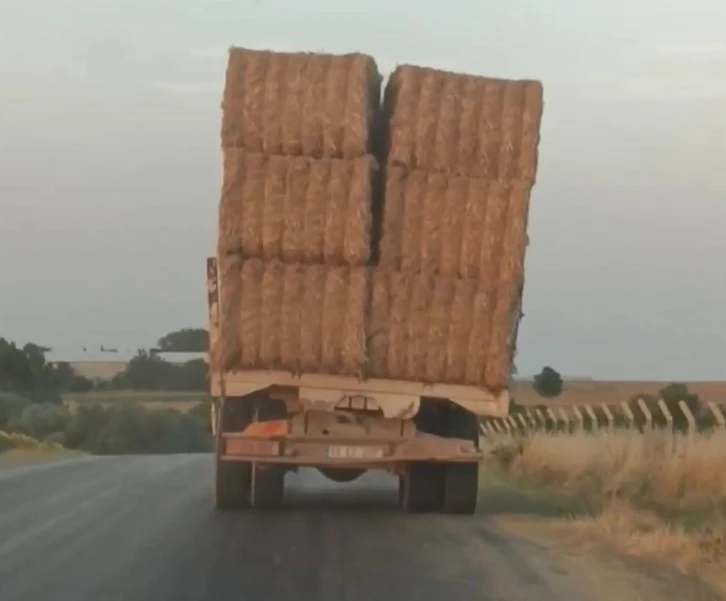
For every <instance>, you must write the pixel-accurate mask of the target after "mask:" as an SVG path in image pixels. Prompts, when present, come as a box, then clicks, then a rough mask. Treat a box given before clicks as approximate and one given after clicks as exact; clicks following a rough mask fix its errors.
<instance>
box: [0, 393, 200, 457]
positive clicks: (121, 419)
mask: <svg viewBox="0 0 726 601" xmlns="http://www.w3.org/2000/svg"><path fill="white" fill-rule="evenodd" d="M201 405H206V406H207V408H206V412H205V411H204V410H203V409H202V408H201ZM2 406H3V407H4V408H5V409H4V411H5V413H7V414H8V415H11V417H9V418H8V419H7V420H6V422H7V424H6V425H5V426H4V428H3V429H4V430H7V431H8V433H9V435H11V434H17V435H24V436H27V437H29V438H32V439H37V440H40V441H47V442H53V443H57V444H59V445H62V446H64V447H65V448H68V449H73V450H80V451H86V452H89V453H96V454H104V455H117V454H146V453H196V452H208V451H210V450H211V448H212V441H211V434H210V432H209V425H208V424H209V409H208V404H205V403H202V404H200V407H195V408H194V409H193V410H192V411H191V412H190V413H188V414H185V413H182V412H180V411H177V410H176V409H167V408H160V409H156V408H155V409H146V408H144V407H143V405H138V404H134V403H119V404H110V405H106V406H104V405H100V404H84V405H81V406H79V407H78V409H77V411H75V412H74V413H71V412H70V411H69V410H68V409H67V408H66V407H63V406H60V405H53V404H31V403H26V404H25V405H24V406H22V405H18V406H13V408H12V411H9V410H8V407H7V405H2Z"/></svg>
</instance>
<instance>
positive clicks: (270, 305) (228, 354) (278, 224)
mask: <svg viewBox="0 0 726 601" xmlns="http://www.w3.org/2000/svg"><path fill="white" fill-rule="evenodd" d="M380 84H381V78H380V75H379V74H378V70H377V67H376V64H375V61H374V60H373V59H372V58H371V57H369V56H366V55H362V54H349V55H340V56H336V55H329V54H313V53H279V52H266V51H256V50H247V49H242V48H232V49H230V53H229V61H228V65H227V73H226V82H225V88H224V96H223V101H222V132H221V137H222V150H223V156H224V174H223V187H222V193H221V201H220V205H219V238H218V249H217V255H218V258H219V265H220V283H221V286H220V288H221V303H220V305H221V311H222V313H221V315H220V340H219V341H217V343H216V348H215V349H213V351H212V357H213V361H215V362H216V363H217V365H218V366H219V368H220V369H224V370H235V369H243V368H244V369H282V370H289V371H293V372H296V373H301V372H303V371H305V372H325V373H333V374H336V373H337V374H350V375H354V374H360V371H361V369H362V366H363V365H364V364H365V362H366V357H365V315H366V307H367V303H368V299H369V297H370V270H369V268H368V267H366V265H367V264H368V261H369V259H370V248H371V243H370V236H371V224H372V216H371V200H372V199H371V195H372V192H371V181H372V180H371V173H372V171H373V170H375V169H376V162H375V159H374V158H373V156H372V140H371V132H372V131H373V127H372V124H373V121H374V119H375V118H376V114H377V112H378V104H379V98H380Z"/></svg>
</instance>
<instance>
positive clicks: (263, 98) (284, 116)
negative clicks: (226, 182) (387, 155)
mask: <svg viewBox="0 0 726 601" xmlns="http://www.w3.org/2000/svg"><path fill="white" fill-rule="evenodd" d="M380 86H381V76H380V74H379V73H378V68H377V66H376V63H375V60H374V59H373V58H372V57H370V56H368V55H365V54H358V53H355V54H345V55H333V54H318V53H302V52H299V53H293V52H270V51H264V50H248V49H244V48H230V50H229V59H228V62H227V71H226V78H225V86H224V93H223V99H222V133H221V135H222V147H223V148H244V149H246V150H248V151H252V152H264V153H268V154H284V155H293V156H299V155H305V156H309V157H316V158H323V157H328V158H355V157H359V156H361V155H364V154H367V153H369V152H371V151H372V147H373V139H372V134H371V132H372V131H373V124H374V121H375V120H376V115H377V113H378V105H379V98H380Z"/></svg>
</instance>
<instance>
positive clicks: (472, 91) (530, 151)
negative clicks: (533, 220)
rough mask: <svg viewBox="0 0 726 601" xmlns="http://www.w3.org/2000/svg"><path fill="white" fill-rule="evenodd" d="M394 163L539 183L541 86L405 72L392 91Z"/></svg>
mask: <svg viewBox="0 0 726 601" xmlns="http://www.w3.org/2000/svg"><path fill="white" fill-rule="evenodd" d="M384 110H385V112H386V114H387V118H388V132H387V135H388V141H387V146H388V147H387V162H388V163H389V164H394V165H398V166H403V167H407V168H418V169H425V170H427V171H438V172H442V173H447V174H453V175H462V176H467V177H481V178H486V179H490V180H505V181H521V182H527V183H530V184H532V183H534V179H535V175H536V173H537V147H538V144H539V129H540V122H541V118H542V110H543V99H542V84H541V83H539V82H538V81H529V80H519V81H517V80H506V79H492V78H488V77H476V76H471V75H463V74H458V73H449V72H446V71H439V70H436V69H428V68H424V67H415V66H410V65H404V66H401V67H398V68H397V69H396V70H395V71H394V72H393V74H392V75H391V77H390V79H389V80H388V83H387V85H386V91H385V99H384Z"/></svg>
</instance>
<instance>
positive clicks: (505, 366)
mask: <svg viewBox="0 0 726 601" xmlns="http://www.w3.org/2000/svg"><path fill="white" fill-rule="evenodd" d="M384 104H385V106H384V114H385V115H386V116H387V119H388V121H387V132H386V133H387V139H386V162H385V166H384V175H385V177H384V180H385V203H384V208H383V223H382V239H381V244H380V253H379V256H380V260H379V265H378V266H377V268H376V270H375V272H374V274H373V288H372V302H371V310H370V321H369V330H368V347H369V356H370V357H369V358H370V366H371V370H372V372H373V373H374V374H375V375H376V376H378V377H382V378H394V379H405V380H414V381H422V382H427V383H436V382H441V383H448V384H466V385H472V386H479V387H483V388H487V389H489V390H492V391H498V390H502V389H504V388H506V387H507V386H508V383H509V376H510V370H511V365H512V361H513V358H514V352H515V343H516V340H515V339H516V330H517V326H518V324H519V319H520V317H521V299H522V291H523V282H524V259H525V251H526V247H527V241H528V238H527V218H528V213H529V198H530V192H531V188H532V186H533V184H534V181H535V176H536V172H537V147H538V144H539V129H540V122H541V117H542V108H543V103H542V86H541V84H540V83H539V82H536V81H511V80H503V79H491V78H485V77H473V76H469V75H460V74H456V73H448V72H444V71H437V70H434V69H427V68H422V67H412V66H403V67H399V68H397V69H396V71H395V72H394V73H393V75H392V76H391V78H390V79H389V82H388V84H387V87H386V94H385V99H384Z"/></svg>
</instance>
